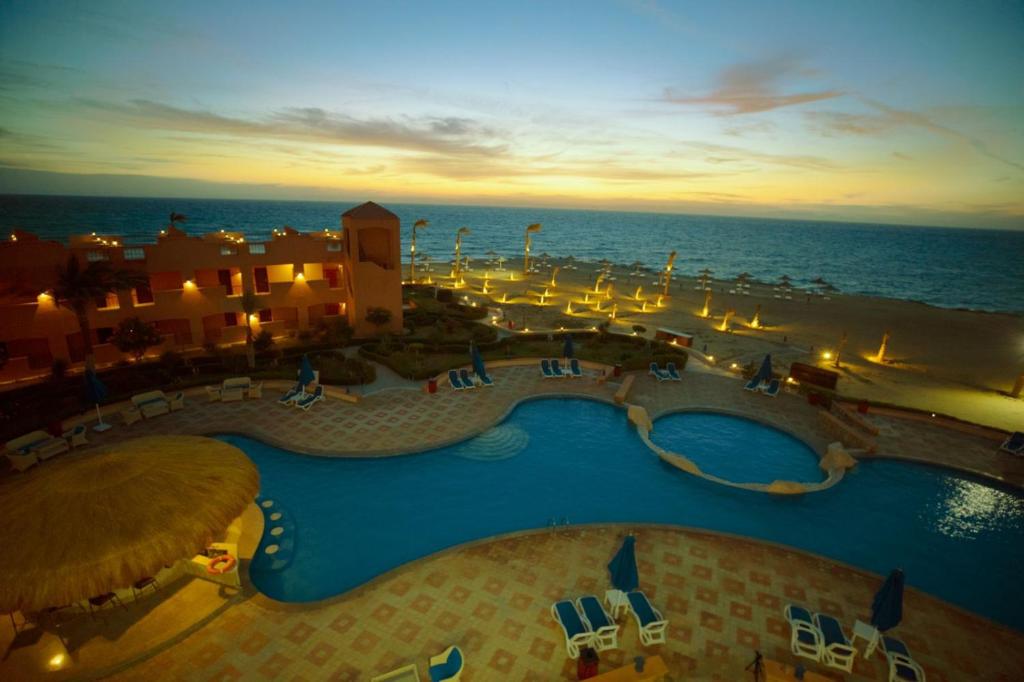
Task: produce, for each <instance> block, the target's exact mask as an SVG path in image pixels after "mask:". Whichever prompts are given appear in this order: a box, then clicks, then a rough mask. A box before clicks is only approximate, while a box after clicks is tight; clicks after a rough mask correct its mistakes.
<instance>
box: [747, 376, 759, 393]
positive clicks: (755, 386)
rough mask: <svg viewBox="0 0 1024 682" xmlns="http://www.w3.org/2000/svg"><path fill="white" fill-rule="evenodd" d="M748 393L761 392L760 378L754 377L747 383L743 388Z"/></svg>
mask: <svg viewBox="0 0 1024 682" xmlns="http://www.w3.org/2000/svg"><path fill="white" fill-rule="evenodd" d="M743 388H744V389H746V390H748V391H759V390H761V377H759V376H755V377H754V378H753V379H751V380H750V381H748V382H747V385H746V386H744V387H743Z"/></svg>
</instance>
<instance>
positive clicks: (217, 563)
mask: <svg viewBox="0 0 1024 682" xmlns="http://www.w3.org/2000/svg"><path fill="white" fill-rule="evenodd" d="M235 563H236V560H235V557H233V556H231V555H230V554H221V555H220V556H215V557H213V558H212V559H210V563H208V564H206V572H207V573H209V574H210V575H221V574H222V573H227V572H228V571H230V570H231V569H232V568H234V567H235Z"/></svg>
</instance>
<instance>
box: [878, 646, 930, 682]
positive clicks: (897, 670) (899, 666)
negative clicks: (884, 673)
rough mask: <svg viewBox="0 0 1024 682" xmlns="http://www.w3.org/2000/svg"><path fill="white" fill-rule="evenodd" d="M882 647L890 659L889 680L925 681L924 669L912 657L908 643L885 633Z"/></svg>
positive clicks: (903, 681)
mask: <svg viewBox="0 0 1024 682" xmlns="http://www.w3.org/2000/svg"><path fill="white" fill-rule="evenodd" d="M882 649H884V650H885V657H886V659H888V661H889V682H925V677H924V670H922V669H921V666H920V665H918V663H917V661H915V660H914V659H913V658H911V656H910V650H909V649H907V645H906V644H904V643H903V642H901V641H900V640H898V639H895V638H893V637H886V636H884V635H883V636H882Z"/></svg>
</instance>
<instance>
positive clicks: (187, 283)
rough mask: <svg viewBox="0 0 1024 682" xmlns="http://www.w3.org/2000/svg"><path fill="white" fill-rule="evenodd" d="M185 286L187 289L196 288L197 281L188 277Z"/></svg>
mask: <svg viewBox="0 0 1024 682" xmlns="http://www.w3.org/2000/svg"><path fill="white" fill-rule="evenodd" d="M185 288H186V289H195V288H196V283H195V282H193V281H192V280H190V279H186V280H185Z"/></svg>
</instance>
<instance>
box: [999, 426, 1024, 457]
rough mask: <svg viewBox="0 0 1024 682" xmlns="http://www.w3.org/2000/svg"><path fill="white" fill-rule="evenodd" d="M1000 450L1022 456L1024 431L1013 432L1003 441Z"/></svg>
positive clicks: (1023, 452)
mask: <svg viewBox="0 0 1024 682" xmlns="http://www.w3.org/2000/svg"><path fill="white" fill-rule="evenodd" d="M1000 449H1002V450H1005V451H1006V452H1009V453H1010V454H1013V455H1022V454H1024V431H1014V432H1013V433H1012V434H1011V435H1010V437H1009V438H1007V439H1006V440H1005V441H1003V444H1002V445H1001V446H1000Z"/></svg>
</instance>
